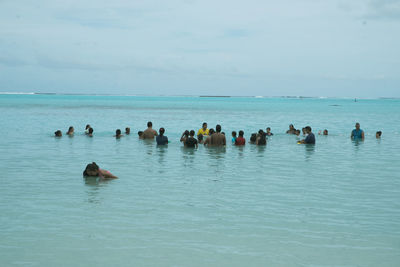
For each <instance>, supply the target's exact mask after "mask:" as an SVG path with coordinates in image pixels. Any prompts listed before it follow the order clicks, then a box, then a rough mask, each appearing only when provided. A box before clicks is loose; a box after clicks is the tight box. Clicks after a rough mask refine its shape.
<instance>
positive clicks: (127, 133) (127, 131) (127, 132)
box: [125, 127, 131, 135]
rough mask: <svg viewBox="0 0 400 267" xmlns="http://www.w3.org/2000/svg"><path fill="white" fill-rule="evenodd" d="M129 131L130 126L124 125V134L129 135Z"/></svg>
mask: <svg viewBox="0 0 400 267" xmlns="http://www.w3.org/2000/svg"><path fill="white" fill-rule="evenodd" d="M130 133H131V128H129V127H126V128H125V134H126V135H129V134H130Z"/></svg>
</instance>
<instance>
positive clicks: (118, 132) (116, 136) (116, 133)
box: [114, 129, 123, 139]
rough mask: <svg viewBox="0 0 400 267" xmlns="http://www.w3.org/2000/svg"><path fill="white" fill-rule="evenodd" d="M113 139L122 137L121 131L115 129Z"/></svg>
mask: <svg viewBox="0 0 400 267" xmlns="http://www.w3.org/2000/svg"><path fill="white" fill-rule="evenodd" d="M114 137H115V138H117V139H119V138H121V137H123V135H122V134H121V130H120V129H117V130H116V131H115V135H114Z"/></svg>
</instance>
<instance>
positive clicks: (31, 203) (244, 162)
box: [0, 95, 400, 266]
mask: <svg viewBox="0 0 400 267" xmlns="http://www.w3.org/2000/svg"><path fill="white" fill-rule="evenodd" d="M0 114H1V116H0V126H1V131H0V140H1V141H0V149H1V153H0V167H1V172H0V182H1V183H0V196H1V202H0V214H1V216H0V259H1V264H0V265H2V266H19V265H22V266H88V265H89V264H94V265H96V266H244V265H247V266H398V264H399V262H400V204H399V203H400V201H399V200H400V164H399V162H400V153H399V151H400V133H399V125H400V100H360V101H359V102H357V103H355V102H354V101H353V100H346V99H281V98H195V97H193V98H189V97H127V96H125V97H122V96H121V97H115V96H114V97H113V96H57V95H0ZM148 120H151V121H153V124H154V128H157V129H158V128H159V127H165V128H166V135H167V136H168V137H169V139H170V141H171V143H170V144H169V145H168V146H167V147H156V145H155V144H154V143H152V142H144V141H140V140H138V138H137V135H136V132H137V131H138V130H143V129H144V128H145V125H146V122H147V121H148ZM203 121H207V122H208V123H209V126H211V127H214V126H215V124H217V123H220V124H221V125H222V129H223V131H225V132H226V133H227V135H228V136H229V135H230V132H231V131H232V130H236V131H238V130H244V131H245V137H246V138H247V139H248V138H249V135H250V133H251V132H255V131H257V130H258V129H260V128H263V129H265V128H266V127H267V126H270V127H271V128H272V132H274V133H275V135H274V136H273V137H272V138H270V139H269V140H268V145H267V147H263V148H260V147H256V146H252V145H246V146H245V147H242V148H238V147H234V146H232V145H231V144H228V146H227V147H226V148H225V149H207V148H204V147H199V149H197V150H189V149H184V148H182V145H181V144H180V143H179V137H180V134H181V133H182V132H183V131H184V130H185V129H189V130H190V129H195V130H197V129H198V128H200V127H201V123H202V122H203ZM357 121H358V122H360V123H361V128H362V129H364V131H365V132H366V139H365V141H364V142H352V141H351V140H350V138H349V135H350V132H351V130H352V129H353V128H354V124H355V122H357ZM87 123H90V124H91V125H92V127H93V128H94V137H93V138H88V137H86V136H84V135H83V134H82V133H83V130H84V127H85V125H86V124H87ZM290 123H293V124H294V125H295V127H298V128H301V127H303V126H305V125H311V126H312V127H313V130H314V132H315V133H317V132H318V130H323V129H325V128H327V129H328V130H329V136H328V137H324V136H317V144H316V145H315V146H304V145H297V144H296V141H297V138H296V137H295V136H288V135H286V134H283V133H284V132H285V131H286V129H287V128H288V125H289V124H290ZM70 125H73V126H74V127H75V131H76V134H75V136H74V137H72V138H69V137H67V136H63V137H62V138H54V137H53V133H54V131H55V130H57V129H60V130H62V131H63V133H65V132H66V130H67V128H68V126H70ZM126 126H130V127H131V130H132V134H131V135H130V136H126V137H123V138H122V139H120V140H116V139H115V138H113V137H112V136H113V134H114V132H115V129H117V128H120V129H124V128H125V127H126ZM377 130H382V131H383V135H382V139H381V140H376V139H375V132H376V131H377ZM228 140H230V138H228ZM92 161H96V162H97V163H98V164H99V165H100V167H102V168H104V169H108V170H110V171H111V172H112V173H114V174H115V175H117V176H119V179H117V180H112V181H108V182H99V181H97V180H96V179H88V180H85V179H83V178H82V171H83V169H84V167H85V166H86V164H87V163H89V162H92Z"/></svg>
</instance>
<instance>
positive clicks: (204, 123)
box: [197, 122, 210, 138]
mask: <svg viewBox="0 0 400 267" xmlns="http://www.w3.org/2000/svg"><path fill="white" fill-rule="evenodd" d="M200 134H201V135H203V136H205V135H206V136H207V135H209V134H210V131H209V130H208V129H207V122H203V127H202V128H201V129H199V130H198V131H197V136H199V135H200ZM197 138H198V137H197Z"/></svg>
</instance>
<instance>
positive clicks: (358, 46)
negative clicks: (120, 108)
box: [0, 0, 400, 98]
mask: <svg viewBox="0 0 400 267" xmlns="http://www.w3.org/2000/svg"><path fill="white" fill-rule="evenodd" d="M0 92H40V93H67V94H77V93H79V94H117V95H120V94H122V95H125V94H128V95H234V96H253V95H254V96H327V97H365V98H369V97H371V98H373V97H400V0H364V1H361V0H351V1H349V0H324V1H321V0H280V1H269V0H260V1H258V0H248V1H235V0H229V1H225V0H221V1H215V0H214V1H209V0H202V1H196V0H185V1H178V0H169V1H153V0H146V1H139V0H112V1H111V0H107V1H104V0H93V1H91V0H18V1H16V0H0Z"/></svg>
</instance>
